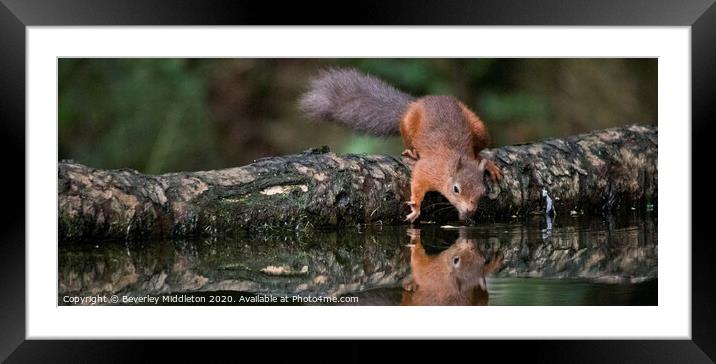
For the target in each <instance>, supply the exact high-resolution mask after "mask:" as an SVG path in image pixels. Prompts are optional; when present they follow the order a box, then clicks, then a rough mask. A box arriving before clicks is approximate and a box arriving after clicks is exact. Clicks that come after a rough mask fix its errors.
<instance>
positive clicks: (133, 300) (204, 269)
mask: <svg viewBox="0 0 716 364" xmlns="http://www.w3.org/2000/svg"><path fill="white" fill-rule="evenodd" d="M657 250H658V244H657V218H656V215H650V214H647V215H637V214H626V215H624V216H609V217H601V216H600V217H586V216H558V217H557V218H556V219H548V218H546V217H544V216H536V217H533V218H529V219H527V220H515V221H514V222H507V223H488V222H483V223H478V224H477V225H475V226H471V227H465V226H456V225H437V224H421V225H416V226H413V227H412V228H411V227H409V226H390V227H389V226H359V227H352V228H342V229H338V230H335V229H334V230H330V231H313V232H309V233H306V232H294V231H277V232H275V233H272V234H264V235H261V236H251V235H247V234H243V235H237V236H231V237H222V238H194V239H179V240H164V241H144V242H136V241H135V242H114V241H96V242H85V243H81V244H80V243H75V244H63V245H62V246H61V247H60V250H59V261H58V263H59V267H58V268H59V282H58V304H59V305H74V304H78V305H88V304H142V305H246V304H249V305H281V304H293V305H295V304H307V305H316V304H338V305H401V304H402V305H656V304H658V302H657ZM82 297H96V298H92V299H85V300H82V299H81V298H82ZM115 297H116V298H115Z"/></svg>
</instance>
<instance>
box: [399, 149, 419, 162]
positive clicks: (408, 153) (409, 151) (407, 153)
mask: <svg viewBox="0 0 716 364" xmlns="http://www.w3.org/2000/svg"><path fill="white" fill-rule="evenodd" d="M400 155H402V156H403V157H408V158H410V159H414V160H418V159H420V156H419V155H418V152H417V151H416V150H415V149H406V150H404V151H403V152H402V153H400Z"/></svg>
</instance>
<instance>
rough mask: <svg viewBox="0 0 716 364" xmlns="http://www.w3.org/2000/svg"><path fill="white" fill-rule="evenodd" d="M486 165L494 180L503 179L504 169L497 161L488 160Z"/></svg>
mask: <svg viewBox="0 0 716 364" xmlns="http://www.w3.org/2000/svg"><path fill="white" fill-rule="evenodd" d="M485 167H486V168H485V169H487V172H488V173H489V174H490V178H491V179H492V182H499V181H501V180H502V169H500V167H498V166H497V164H495V162H493V161H490V160H488V161H487V165H486V166H485Z"/></svg>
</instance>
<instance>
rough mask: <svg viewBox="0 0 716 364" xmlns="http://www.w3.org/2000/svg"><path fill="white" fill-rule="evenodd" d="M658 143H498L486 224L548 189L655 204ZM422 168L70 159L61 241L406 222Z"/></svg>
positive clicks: (328, 155) (578, 139) (484, 209)
mask: <svg viewBox="0 0 716 364" xmlns="http://www.w3.org/2000/svg"><path fill="white" fill-rule="evenodd" d="M657 147H658V143H657V128H656V127H655V126H654V127H651V126H629V127H622V128H611V129H605V130H599V131H595V132H591V133H586V134H580V135H576V136H572V137H567V138H561V139H550V140H546V141H543V142H539V143H530V144H523V145H514V146H505V147H500V148H495V149H492V150H486V151H484V152H483V155H484V156H485V157H488V158H490V159H493V160H494V161H495V163H496V164H497V165H498V166H500V167H501V168H502V170H503V173H504V178H503V180H502V181H500V182H499V183H493V182H491V181H489V180H486V182H485V183H486V184H487V186H488V190H487V194H486V197H485V198H483V199H482V201H481V202H480V205H479V208H478V212H477V216H476V217H477V221H478V223H479V222H480V221H481V220H484V219H486V218H499V217H504V216H525V215H528V214H530V213H533V212H536V211H540V209H542V208H543V207H542V206H541V201H542V197H541V193H542V190H543V189H544V190H546V191H547V192H548V193H549V196H550V197H551V198H553V200H554V205H555V208H556V210H557V211H558V213H570V211H574V212H582V211H585V212H590V211H599V212H602V211H611V210H614V209H627V208H645V207H646V206H653V205H654V204H656V198H657ZM410 166H411V164H410V163H409V161H408V160H405V159H402V158H399V157H395V156H389V155H350V154H349V155H338V154H335V153H332V152H330V151H328V149H327V148H325V147H324V148H320V149H312V150H308V151H306V152H303V153H300V154H294V155H287V156H277V157H269V158H263V159H260V160H257V161H255V162H254V163H252V164H249V165H246V166H243V167H235V168H228V169H222V170H215V171H198V172H179V173H168V174H163V175H156V176H154V175H145V174H142V173H139V172H137V171H134V170H129V169H121V170H100V169H94V168H90V167H88V166H85V165H82V164H79V163H76V162H73V161H61V162H59V164H58V191H59V192H58V200H59V201H58V203H59V214H58V223H59V235H60V242H66V241H72V240H84V239H97V238H117V239H136V238H144V237H149V236H153V237H159V236H161V237H167V236H175V237H176V236H191V235H205V236H206V235H208V236H213V235H222V234H230V233H233V232H237V231H274V230H276V229H286V228H287V229H291V230H300V231H303V230H310V229H313V228H317V227H323V226H346V225H356V224H390V225H393V224H401V223H403V218H404V217H405V215H406V214H407V212H408V208H407V206H405V204H404V202H405V201H407V200H408V199H409V195H410V194H409V185H410ZM438 202H443V203H444V202H445V200H444V199H443V198H442V197H441V196H439V195H438V194H436V193H433V194H431V195H429V196H428V197H427V198H426V201H425V202H424V204H423V206H424V209H423V213H422V215H421V217H422V219H423V220H428V221H445V220H449V219H454V218H455V217H456V215H455V214H454V212H453V211H452V209H440V208H436V206H443V205H440V204H437V203H438Z"/></svg>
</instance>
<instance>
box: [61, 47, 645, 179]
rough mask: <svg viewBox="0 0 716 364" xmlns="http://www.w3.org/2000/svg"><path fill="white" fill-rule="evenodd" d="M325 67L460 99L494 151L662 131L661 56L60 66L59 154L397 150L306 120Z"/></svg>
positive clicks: (247, 157)
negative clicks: (642, 129) (603, 134)
mask: <svg viewBox="0 0 716 364" xmlns="http://www.w3.org/2000/svg"><path fill="white" fill-rule="evenodd" d="M326 66H348V67H355V68H358V69H359V70H362V71H364V72H368V73H371V74H373V75H376V76H378V77H380V78H382V79H384V80H385V81H387V82H389V83H391V84H393V85H395V86H396V87H398V88H400V89H402V90H403V91H406V92H408V93H410V94H412V95H413V96H422V95H426V94H451V95H454V96H456V97H458V98H459V99H461V100H462V101H463V102H464V103H465V104H467V105H468V106H469V107H470V108H472V109H473V110H474V111H475V112H476V113H477V114H478V115H479V116H480V117H481V118H482V119H483V121H485V123H486V124H487V126H488V128H489V130H490V133H491V135H492V139H493V141H492V146H493V147H494V146H502V145H509V144H519V143H525V142H531V141H538V140H540V139H543V138H548V137H560V136H567V135H572V134H577V133H581V132H585V131H590V130H595V129H602V128H606V127H612V126H621V125H627V124H653V125H656V123H657V60H656V59H655V58H654V59H607V58H598V59H539V58H528V59H455V58H452V59H437V58H435V59H416V58H408V59H387V58H379V59H375V58H374V59H316V58H313V59H290V58H284V59H170V58H153V59H141V58H135V59H132V58H124V59H106V58H96V59H75V58H64V59H60V60H59V65H58V67H59V86H58V88H59V90H58V93H59V158H60V159H73V160H76V161H78V162H80V163H83V164H86V165H89V166H91V167H95V168H133V169H137V170H139V171H141V172H144V173H163V172H173V171H193V170H208V169H216V168H224V167H233V166H239V165H244V164H247V163H251V162H252V161H253V160H255V159H257V158H261V157H266V156H272V155H282V154H290V153H297V152H301V151H303V150H305V149H308V148H311V147H320V146H322V145H328V146H329V147H330V148H331V150H333V151H336V152H339V153H391V154H398V153H400V151H401V150H402V149H403V148H402V144H401V141H400V139H399V138H398V137H395V138H373V137H368V136H365V135H360V134H356V133H353V132H351V131H350V130H347V129H344V128H341V127H338V126H335V125H332V124H328V123H317V122H315V121H311V120H307V119H306V118H305V117H304V116H302V115H301V114H300V112H299V110H298V109H297V104H296V102H297V99H298V96H299V94H300V93H301V92H302V90H303V89H304V87H305V86H306V84H307V80H308V79H309V77H311V76H312V75H314V74H315V73H316V72H317V70H319V69H320V68H322V67H326Z"/></svg>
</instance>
